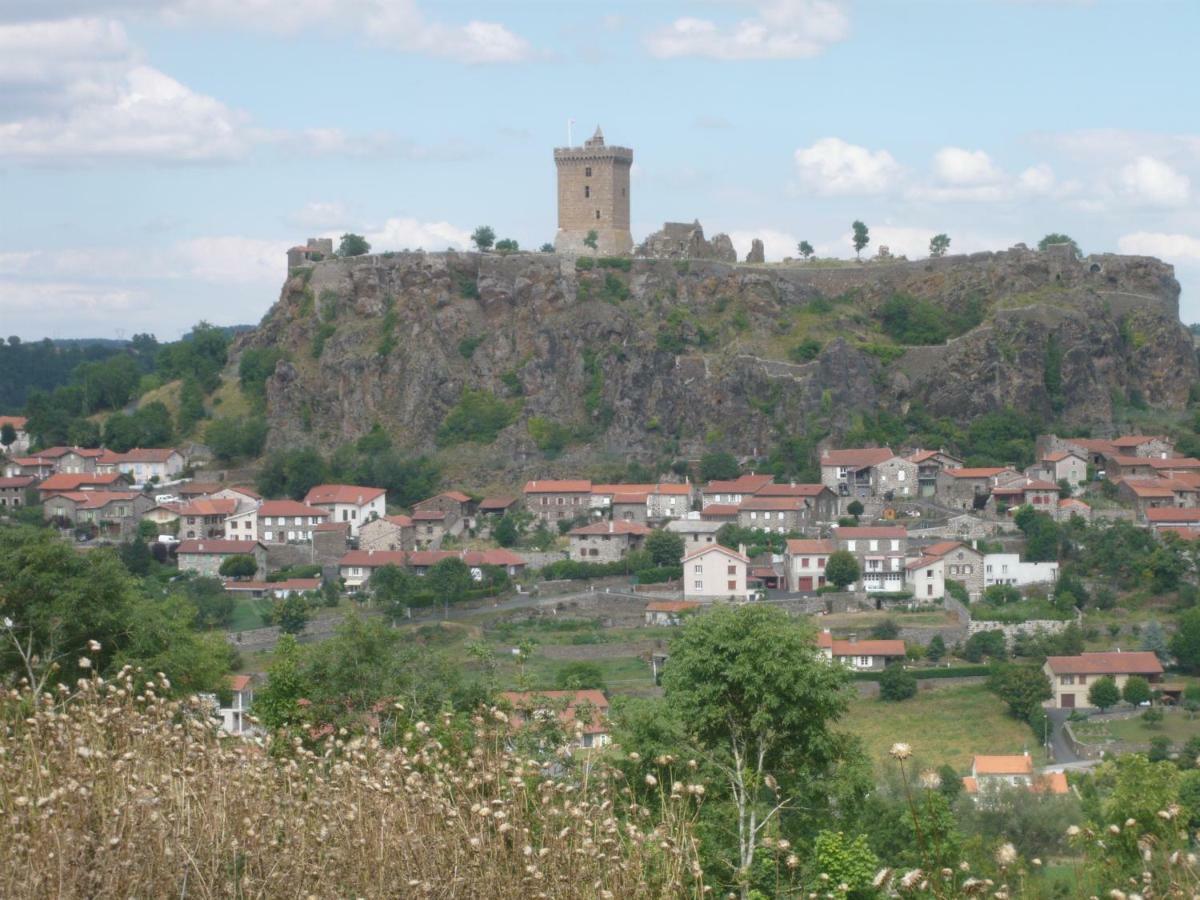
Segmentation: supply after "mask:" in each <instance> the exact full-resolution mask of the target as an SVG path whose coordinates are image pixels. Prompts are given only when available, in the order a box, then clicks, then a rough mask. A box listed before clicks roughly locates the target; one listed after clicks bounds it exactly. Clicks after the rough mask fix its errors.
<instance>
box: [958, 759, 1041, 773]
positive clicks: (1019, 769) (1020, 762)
mask: <svg viewBox="0 0 1200 900" xmlns="http://www.w3.org/2000/svg"><path fill="white" fill-rule="evenodd" d="M971 771H972V772H974V773H975V774H976V775H1032V774H1033V757H1031V756H1026V755H1025V754H1017V755H1013V756H976V757H974V759H972V760H971Z"/></svg>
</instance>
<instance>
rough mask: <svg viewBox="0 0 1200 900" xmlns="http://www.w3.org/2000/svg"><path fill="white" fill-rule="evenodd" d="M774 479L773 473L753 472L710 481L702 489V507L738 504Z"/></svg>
mask: <svg viewBox="0 0 1200 900" xmlns="http://www.w3.org/2000/svg"><path fill="white" fill-rule="evenodd" d="M774 480H775V479H774V478H773V477H772V476H771V475H754V474H751V475H739V476H738V477H737V478H733V479H729V480H724V481H710V482H708V484H706V485H704V487H702V488H701V489H700V506H701V509H707V508H708V507H709V506H713V505H719V506H737V505H738V504H739V503H741V502H742V501H743V500H745V499H746V498H747V497H751V496H753V495H755V494H757V493H758V492H759V491H761V490H762V489H763V488H765V487H766V486H767V485H769V484H771V483H772V482H773V481H774Z"/></svg>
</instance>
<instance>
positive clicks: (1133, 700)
mask: <svg viewBox="0 0 1200 900" xmlns="http://www.w3.org/2000/svg"><path fill="white" fill-rule="evenodd" d="M1121 699H1122V700H1124V701H1125V702H1126V703H1128V704H1130V705H1131V706H1141V705H1142V704H1143V703H1149V702H1150V682H1149V681H1147V680H1146V679H1145V678H1143V677H1142V676H1141V675H1130V676H1129V677H1128V678H1127V679H1126V680H1125V686H1124V687H1123V688H1121Z"/></svg>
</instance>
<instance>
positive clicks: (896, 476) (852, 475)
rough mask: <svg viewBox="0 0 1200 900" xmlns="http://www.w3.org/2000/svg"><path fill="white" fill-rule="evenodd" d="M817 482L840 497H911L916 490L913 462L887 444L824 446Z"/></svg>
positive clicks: (917, 486)
mask: <svg viewBox="0 0 1200 900" xmlns="http://www.w3.org/2000/svg"><path fill="white" fill-rule="evenodd" d="M821 483H822V484H823V485H825V486H826V487H827V488H829V489H830V490H831V491H833V492H834V493H836V494H838V495H839V496H842V497H884V498H887V499H892V498H894V497H912V496H915V495H916V494H917V492H918V490H919V485H918V484H917V463H915V462H911V461H910V460H907V459H904V458H903V457H900V456H897V455H896V454H895V453H893V452H892V451H891V449H889V448H888V447H873V448H864V449H853V450H825V451H823V452H822V453H821Z"/></svg>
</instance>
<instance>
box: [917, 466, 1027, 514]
mask: <svg viewBox="0 0 1200 900" xmlns="http://www.w3.org/2000/svg"><path fill="white" fill-rule="evenodd" d="M1022 479H1023V476H1022V475H1020V474H1018V473H1017V472H1016V470H1014V469H1011V468H1008V467H1005V466H985V467H979V468H965V467H964V468H959V469H943V470H942V471H941V472H940V473H939V474H938V482H937V495H938V499H939V500H941V502H942V503H944V504H945V505H946V506H952V507H954V508H955V509H968V510H969V509H975V510H980V509H983V508H984V507H985V506H986V505H987V502H988V500H989V499H990V498H991V496H992V489H993V488H996V487H999V486H1002V485H1004V484H1009V483H1011V482H1013V481H1020V480H1022Z"/></svg>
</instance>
